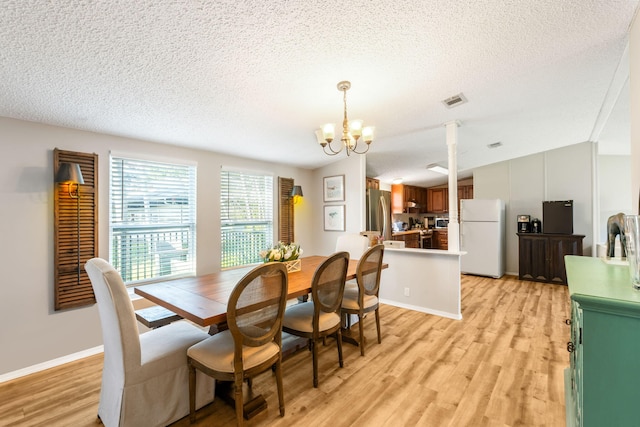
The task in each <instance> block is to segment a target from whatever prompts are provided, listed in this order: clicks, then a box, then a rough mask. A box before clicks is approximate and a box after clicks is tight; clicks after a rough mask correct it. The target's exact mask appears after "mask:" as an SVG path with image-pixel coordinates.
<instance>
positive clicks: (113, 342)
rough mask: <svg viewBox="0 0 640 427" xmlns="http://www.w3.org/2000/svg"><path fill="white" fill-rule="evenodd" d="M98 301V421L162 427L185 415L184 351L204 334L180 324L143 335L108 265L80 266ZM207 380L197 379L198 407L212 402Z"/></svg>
mask: <svg viewBox="0 0 640 427" xmlns="http://www.w3.org/2000/svg"><path fill="white" fill-rule="evenodd" d="M85 270H86V271H87V273H88V275H89V278H90V279H91V285H92V286H93V291H94V293H95V296H96V301H97V302H98V311H99V313H100V323H101V325H102V336H103V341H104V367H103V370H102V387H101V390H100V405H99V407H98V417H100V420H101V421H102V423H103V424H104V425H105V426H107V427H111V426H121V427H124V426H135V427H140V426H166V425H168V424H170V423H172V422H174V421H177V420H178V419H180V418H182V417H184V416H186V415H188V414H189V369H188V366H187V349H188V348H189V347H190V346H192V345H193V344H195V343H197V342H200V341H202V340H203V339H206V338H208V337H209V335H208V334H207V333H206V332H204V331H202V330H200V329H198V328H197V327H195V326H193V325H191V324H189V323H188V322H185V321H180V322H175V323H172V324H170V325H167V326H163V327H161V328H158V329H154V330H151V331H149V332H146V333H144V334H142V335H140V334H139V332H138V326H137V323H136V316H135V313H134V310H133V304H132V303H131V298H130V297H129V295H128V293H127V289H126V287H125V285H124V283H123V281H122V278H121V277H120V273H118V271H117V270H115V269H114V268H113V267H112V266H111V264H109V263H108V262H107V261H105V260H104V259H101V258H93V259H90V260H89V261H87V263H86V264H85ZM213 387H214V383H213V380H212V379H211V378H210V377H207V376H206V375H202V377H199V378H198V390H197V398H196V402H197V404H198V407H201V406H204V405H205V404H207V403H209V402H211V401H212V400H213Z"/></svg>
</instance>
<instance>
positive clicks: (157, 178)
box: [109, 157, 196, 284]
mask: <svg viewBox="0 0 640 427" xmlns="http://www.w3.org/2000/svg"><path fill="white" fill-rule="evenodd" d="M110 192H111V200H110V203H111V209H110V211H111V217H110V222H109V232H110V238H111V242H110V254H109V255H110V260H111V263H112V264H113V266H114V267H115V268H116V269H117V270H119V271H120V274H121V275H122V278H123V280H124V281H125V283H127V284H131V283H136V282H140V281H149V280H152V279H156V278H160V277H172V276H187V275H194V274H195V248H196V241H195V240H196V235H195V227H196V167H195V166H193V165H175V164H168V163H158V162H152V161H145V160H137V159H126V158H120V157H112V158H111V186H110Z"/></svg>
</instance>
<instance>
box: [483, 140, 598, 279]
mask: <svg viewBox="0 0 640 427" xmlns="http://www.w3.org/2000/svg"><path fill="white" fill-rule="evenodd" d="M593 153H594V150H593V144H592V143H588V142H585V143H582V144H576V145H570V146H568V147H563V148H559V149H557V150H551V151H547V152H545V153H539V154H533V155H530V156H525V157H520V158H517V159H512V160H508V161H504V162H499V163H495V164H492V165H488V166H484V167H481V168H477V169H476V170H474V173H473V196H474V198H476V199H491V198H499V199H502V200H504V201H505V205H506V222H507V223H506V234H507V243H506V248H507V249H506V250H507V260H506V271H507V273H509V274H517V273H518V236H517V235H516V232H517V230H516V228H517V220H516V218H517V216H518V215H531V218H539V219H540V220H542V221H544V218H542V202H543V201H545V200H573V201H574V206H573V232H574V234H583V235H585V238H584V241H583V250H584V253H585V254H586V255H589V254H591V247H592V245H593V230H592V224H593V220H592V218H593V209H592V207H593V196H592V195H593V188H592V176H593V173H594V171H593V164H594V161H593ZM543 227H544V226H543Z"/></svg>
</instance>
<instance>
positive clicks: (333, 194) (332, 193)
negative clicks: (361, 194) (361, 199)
mask: <svg viewBox="0 0 640 427" xmlns="http://www.w3.org/2000/svg"><path fill="white" fill-rule="evenodd" d="M322 188H323V189H324V191H323V197H324V201H325V202H344V175H335V176H325V177H324V180H323V185H322Z"/></svg>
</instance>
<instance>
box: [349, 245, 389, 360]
mask: <svg viewBox="0 0 640 427" xmlns="http://www.w3.org/2000/svg"><path fill="white" fill-rule="evenodd" d="M383 256H384V245H375V246H372V247H371V248H369V250H367V251H366V252H365V253H364V255H362V257H361V258H360V261H358V267H357V270H356V282H357V284H358V286H357V287H356V288H347V289H345V291H344V296H343V298H342V315H343V316H345V317H346V318H348V317H350V316H351V315H357V316H358V329H359V332H360V337H359V341H358V344H359V346H360V355H361V356H364V329H363V325H362V321H363V319H364V315H365V314H366V313H369V312H371V311H374V312H375V316H376V328H377V329H378V344H380V343H382V338H381V336H380V313H379V311H378V308H379V301H378V292H379V291H380V273H381V271H382V257H383ZM345 323H346V324H350V322H349V319H346V322H345Z"/></svg>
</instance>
